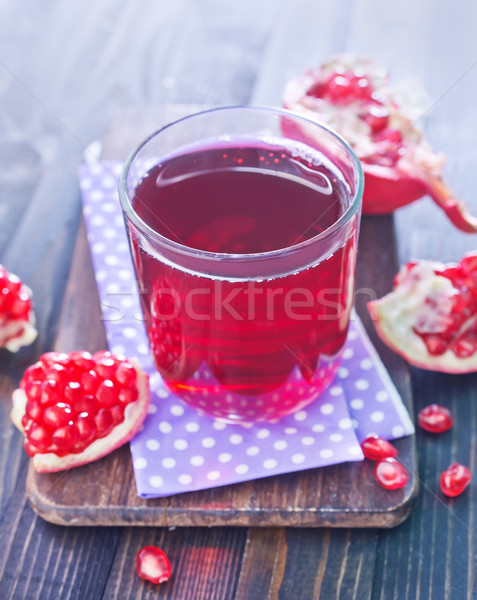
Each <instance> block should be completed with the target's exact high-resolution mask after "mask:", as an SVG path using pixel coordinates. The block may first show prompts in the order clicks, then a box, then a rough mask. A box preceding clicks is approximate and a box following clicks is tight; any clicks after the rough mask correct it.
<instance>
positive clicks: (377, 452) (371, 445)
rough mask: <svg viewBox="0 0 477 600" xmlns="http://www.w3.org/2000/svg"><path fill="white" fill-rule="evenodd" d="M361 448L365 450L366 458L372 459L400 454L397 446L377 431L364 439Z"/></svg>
mask: <svg viewBox="0 0 477 600" xmlns="http://www.w3.org/2000/svg"><path fill="white" fill-rule="evenodd" d="M361 450H362V451H363V454H364V456H365V458H369V459H371V460H381V459H382V458H388V457H392V458H394V457H395V456H397V455H398V450H397V448H395V447H394V446H393V445H392V444H391V443H390V442H388V441H387V440H385V439H384V438H382V437H380V436H378V435H376V434H375V433H373V434H371V435H369V436H368V437H367V438H366V439H365V440H363V442H362V443H361Z"/></svg>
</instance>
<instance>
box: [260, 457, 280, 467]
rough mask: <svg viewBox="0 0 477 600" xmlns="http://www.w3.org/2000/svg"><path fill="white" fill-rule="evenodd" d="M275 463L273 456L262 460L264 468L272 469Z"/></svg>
mask: <svg viewBox="0 0 477 600" xmlns="http://www.w3.org/2000/svg"><path fill="white" fill-rule="evenodd" d="M277 464H278V463H277V461H276V460H275V459H274V458H267V460H264V461H263V466H264V468H265V469H274V468H275V467H276V466H277Z"/></svg>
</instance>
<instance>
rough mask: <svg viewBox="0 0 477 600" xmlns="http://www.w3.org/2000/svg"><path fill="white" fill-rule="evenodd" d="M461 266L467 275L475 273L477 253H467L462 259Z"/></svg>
mask: <svg viewBox="0 0 477 600" xmlns="http://www.w3.org/2000/svg"><path fill="white" fill-rule="evenodd" d="M460 267H461V269H462V271H463V272H464V273H465V274H466V275H467V274H470V273H473V272H474V271H475V270H476V269H477V255H476V254H475V253H474V254H466V255H465V256H464V258H463V259H462V260H461V261H460Z"/></svg>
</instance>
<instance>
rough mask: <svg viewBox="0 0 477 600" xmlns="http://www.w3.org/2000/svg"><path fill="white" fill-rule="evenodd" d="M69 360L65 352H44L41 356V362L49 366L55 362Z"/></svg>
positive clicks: (60, 362) (59, 362)
mask: <svg viewBox="0 0 477 600" xmlns="http://www.w3.org/2000/svg"><path fill="white" fill-rule="evenodd" d="M68 360H69V357H68V355H67V354H66V353H65V352H45V354H43V355H42V357H41V362H42V363H43V364H45V365H46V366H47V367H51V366H52V365H54V364H55V363H58V364H61V365H63V364H64V363H65V362H67V361H68Z"/></svg>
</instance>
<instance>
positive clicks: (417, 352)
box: [367, 261, 477, 374]
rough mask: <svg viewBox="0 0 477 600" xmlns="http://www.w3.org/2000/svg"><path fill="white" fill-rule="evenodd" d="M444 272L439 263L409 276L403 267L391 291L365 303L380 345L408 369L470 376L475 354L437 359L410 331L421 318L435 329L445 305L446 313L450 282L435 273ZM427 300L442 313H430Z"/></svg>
mask: <svg viewBox="0 0 477 600" xmlns="http://www.w3.org/2000/svg"><path fill="white" fill-rule="evenodd" d="M445 268H446V265H444V264H443V263H439V262H433V261H419V263H418V265H417V266H415V267H414V268H413V269H412V271H411V272H410V274H409V270H408V268H407V266H404V267H403V268H402V269H401V271H399V273H398V274H397V276H396V286H395V288H394V290H393V291H392V292H390V293H389V294H387V295H386V296H383V297H382V298H380V299H378V300H372V301H371V302H368V304H367V307H368V311H369V313H370V315H371V317H372V319H373V322H374V326H375V328H376V332H377V334H378V335H379V337H380V338H381V339H382V341H383V342H384V343H385V344H386V345H387V346H389V347H390V348H391V349H392V350H393V351H394V352H396V353H397V354H400V355H401V356H402V357H403V358H405V359H406V360H407V361H408V362H409V363H411V364H412V365H414V366H416V367H419V368H421V369H427V370H430V371H440V372H443V373H454V374H462V373H472V372H474V371H477V352H476V353H474V354H473V355H472V356H469V357H466V358H461V357H458V356H456V355H455V353H454V352H453V351H452V350H451V349H447V350H446V351H445V352H444V353H443V354H440V355H432V354H430V353H429V352H428V350H427V347H426V344H425V343H424V341H423V339H422V338H421V337H420V336H419V335H417V334H416V333H415V331H414V327H416V325H417V323H418V322H419V320H420V319H421V318H426V319H428V321H430V322H431V325H433V324H434V325H435V323H436V321H437V319H439V318H440V317H445V316H446V313H445V306H446V302H447V307H448V311H449V312H450V307H451V299H452V297H453V296H454V295H455V293H456V290H455V288H454V287H453V285H452V282H451V281H450V279H448V278H447V277H443V276H441V275H438V274H436V272H435V271H443V270H445ZM429 298H433V299H435V300H436V301H437V302H436V304H437V306H438V307H439V309H441V308H442V307H443V306H444V311H443V313H439V314H438V313H433V312H432V310H433V309H432V308H430V307H429V303H428V302H426V300H429Z"/></svg>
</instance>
